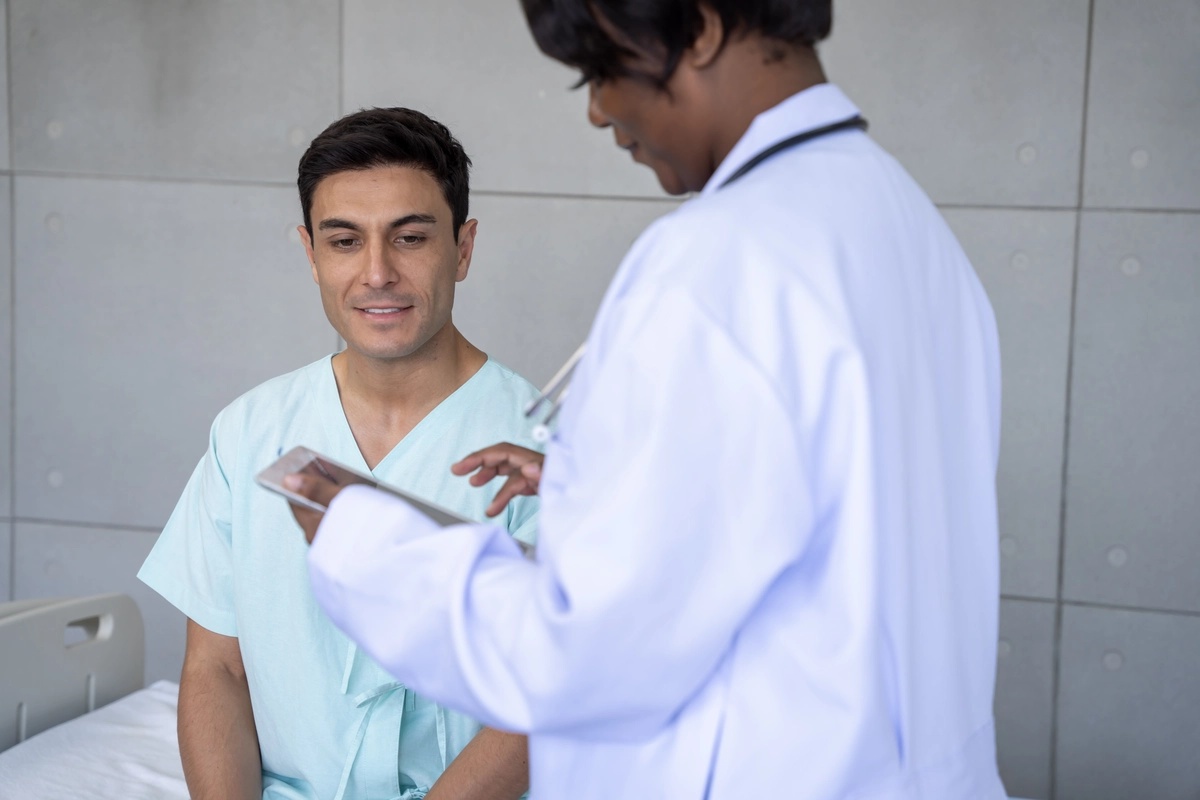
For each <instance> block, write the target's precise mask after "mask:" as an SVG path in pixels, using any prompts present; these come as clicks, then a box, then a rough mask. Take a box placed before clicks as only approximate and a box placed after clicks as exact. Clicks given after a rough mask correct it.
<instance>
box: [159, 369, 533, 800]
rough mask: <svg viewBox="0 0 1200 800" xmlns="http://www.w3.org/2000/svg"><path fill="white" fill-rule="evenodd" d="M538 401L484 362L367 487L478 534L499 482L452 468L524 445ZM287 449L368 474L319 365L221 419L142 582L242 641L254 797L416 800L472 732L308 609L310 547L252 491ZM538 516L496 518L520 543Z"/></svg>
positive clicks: (515, 506)
mask: <svg viewBox="0 0 1200 800" xmlns="http://www.w3.org/2000/svg"><path fill="white" fill-rule="evenodd" d="M535 395H536V390H535V389H534V388H533V387H532V386H531V385H530V384H529V383H528V382H527V381H525V380H524V379H522V378H521V377H520V376H518V375H517V374H515V373H514V372H512V371H511V370H509V369H508V368H506V367H504V366H502V365H500V364H498V363H497V362H495V361H491V360H489V361H488V362H487V363H486V364H485V365H484V366H483V367H482V368H481V369H480V370H479V372H477V373H476V374H475V375H474V376H472V377H471V379H470V380H468V381H467V382H466V383H465V384H463V386H462V387H460V388H459V389H458V390H457V391H456V392H455V393H454V394H452V395H450V396H449V397H448V398H446V399H445V400H444V401H443V402H442V403H441V404H440V405H439V406H438V407H437V408H435V409H434V410H433V411H431V412H430V413H429V415H428V416H426V417H425V419H423V420H422V421H421V422H420V423H419V424H418V425H417V426H416V427H415V428H414V429H413V430H412V432H410V433H409V434H408V435H407V436H406V437H405V438H404V440H403V441H401V442H400V443H399V444H398V445H396V447H395V449H394V450H392V452H391V453H389V454H388V456H387V457H386V458H385V459H384V460H383V461H382V462H380V463H379V465H378V466H377V467H376V468H375V470H374V471H373V472H372V474H374V475H375V476H376V477H377V478H378V479H379V480H380V481H382V482H384V483H388V484H391V485H394V486H397V487H399V488H402V489H405V490H407V491H409V492H412V493H413V494H416V495H418V496H421V497H425V498H427V499H429V500H431V501H433V502H435V503H437V504H439V505H442V506H445V507H446V508H449V509H451V510H454V511H457V512H458V513H460V514H462V515H464V516H467V517H470V518H473V519H478V520H483V519H484V509H485V508H486V507H487V505H488V503H489V502H490V500H491V498H492V497H493V495H495V493H496V491H497V489H498V488H499V485H500V481H499V479H498V480H497V481H495V482H494V483H493V485H489V486H486V487H482V488H475V487H472V486H470V484H469V483H468V482H467V480H466V479H465V478H460V477H456V476H454V475H452V474H451V473H450V469H449V467H450V464H452V463H453V462H454V461H457V460H458V459H460V458H462V457H463V456H465V455H467V454H468V453H471V452H473V451H474V450H477V449H479V448H481V447H485V446H487V445H490V444H495V443H496V442H499V441H510V442H514V443H517V444H521V445H524V446H526V447H535V445H534V444H533V442H532V440H531V439H530V438H529V432H530V426H529V424H528V422H527V420H526V419H525V418H524V417H523V415H522V411H523V409H524V407H525V404H526V403H527V402H528V401H529V400H530V399H531V398H533V397H534V396H535ZM297 445H305V446H307V447H310V448H312V449H313V450H316V451H317V452H320V453H323V454H325V455H327V456H329V457H330V458H332V459H334V460H335V461H340V462H342V463H343V464H346V465H348V466H350V467H353V468H355V469H357V470H359V471H362V472H367V471H368V470H367V465H366V464H365V463H364V461H363V458H362V455H361V453H360V452H359V449H358V445H357V444H356V443H355V441H354V436H353V434H352V433H351V431H350V426H349V424H348V423H347V421H346V416H345V413H344V412H343V410H342V405H341V400H340V398H339V396H338V389H337V384H336V382H335V380H334V377H333V369H332V365H331V361H330V357H329V356H327V357H325V358H323V359H321V360H320V361H318V362H316V363H314V364H310V365H309V366H307V367H304V368H302V369H299V370H297V371H295V372H292V373H290V374H287V375H283V376H281V377H278V378H275V379H274V380H270V381H267V382H266V383H264V384H262V385H261V386H259V387H257V388H255V389H253V390H251V391H250V392H248V393H247V394H245V395H243V396H242V397H240V398H238V399H237V400H235V401H234V402H233V403H232V404H230V405H229V406H228V407H227V408H226V409H225V410H224V411H222V412H221V413H220V414H219V415H218V416H217V419H216V421H215V422H214V423H213V427H212V435H211V439H210V442H209V449H208V452H207V454H205V456H204V458H203V459H202V460H201V461H200V464H199V465H198V466H197V467H196V471H195V472H194V473H193V475H192V477H191V479H190V480H189V481H188V484H187V488H186V489H185V490H184V493H183V496H182V497H181V498H180V500H179V504H178V505H177V506H176V507H175V511H174V513H172V515H171V518H170V520H169V521H168V522H167V526H166V528H164V530H163V532H162V535H161V536H160V537H159V539H158V542H157V544H155V546H154V549H153V550H152V551H151V553H150V556H149V557H148V558H147V559H146V563H145V564H144V565H143V566H142V569H141V571H140V572H139V573H138V577H139V578H141V580H142V581H144V582H145V583H146V584H148V585H149V586H150V587H151V588H153V589H154V590H155V591H157V592H158V593H159V594H161V595H162V596H163V597H165V598H166V599H167V600H169V601H170V602H171V603H172V604H174V605H175V606H177V607H178V608H179V609H180V610H181V611H182V612H183V613H184V614H186V615H187V616H188V617H190V618H191V619H193V620H195V621H196V622H197V623H198V624H200V625H202V626H203V627H205V628H207V629H209V630H211V631H214V632H216V633H219V634H223V635H225V636H236V637H238V639H239V643H240V645H241V650H242V660H243V662H244V663H245V667H246V675H247V678H248V680H249V684H250V694H251V698H252V701H253V706H254V721H255V725H256V726H257V728H258V741H259V745H260V747H261V751H262V761H263V796H264V798H272V799H273V800H274V799H275V798H320V800H335V799H336V798H356V797H362V798H367V797H369V798H373V799H375V798H380V799H386V798H406V799H407V798H419V797H422V796H423V795H424V793H425V791H426V790H427V789H428V788H429V786H430V785H431V784H432V783H433V781H434V780H436V778H437V777H438V775H440V774H441V772H442V770H443V769H444V768H445V765H446V764H448V763H449V762H450V761H452V760H453V759H454V757H455V755H457V754H458V752H459V751H460V750H461V749H462V748H463V747H464V746H465V745H466V744H467V742H469V741H470V740H471V738H472V737H473V736H474V735H475V733H476V732H477V731H478V730H479V725H478V723H476V722H475V721H473V720H471V719H469V718H467V717H464V716H462V715H460V714H457V713H455V712H452V711H448V710H444V709H442V708H441V707H440V706H437V705H435V704H434V703H432V702H431V701H429V700H426V699H425V698H423V697H419V696H417V695H415V694H414V693H413V692H411V691H406V690H405V688H404V687H403V686H402V685H400V684H399V683H397V682H395V681H394V680H393V679H392V678H391V677H390V676H389V675H388V674H387V673H385V672H384V671H383V670H382V669H381V668H380V667H379V666H378V665H377V664H375V663H374V662H373V661H371V660H370V659H369V658H368V657H367V656H366V655H365V654H363V653H360V652H358V651H357V649H356V648H355V647H354V645H352V644H351V643H350V642H349V640H348V639H346V637H345V636H344V635H343V634H342V633H341V632H340V631H338V630H337V629H336V628H335V627H334V626H333V624H332V623H330V622H329V620H328V619H327V618H326V616H325V614H324V612H322V611H321V610H320V608H318V606H317V604H316V602H315V601H314V599H313V596H312V592H311V589H310V587H309V581H308V568H307V564H306V560H305V559H306V554H307V545H306V544H305V541H304V536H303V534H302V533H301V531H300V529H299V527H298V526H297V525H296V523H295V521H294V520H293V519H292V515H291V512H290V511H289V509H288V505H287V502H286V501H285V500H284V499H283V498H281V497H279V496H278V495H276V494H273V493H271V492H268V491H267V490H265V489H263V488H261V487H259V486H258V485H257V484H256V483H255V482H254V476H255V475H256V474H257V473H258V472H259V471H260V470H262V469H263V468H264V467H266V466H267V465H268V464H270V463H271V462H272V461H274V460H275V459H276V457H277V456H279V455H280V454H282V453H284V452H287V451H288V450H290V449H291V448H292V447H295V446H297ZM536 515H537V501H536V499H535V498H519V499H518V500H517V501H515V502H514V503H512V504H510V505H509V507H508V509H507V510H506V511H505V512H504V516H502V517H501V518H500V519H501V520H502V521H503V523H504V525H505V526H506V527H507V528H508V530H509V531H510V532H511V533H512V534H513V535H514V536H516V537H517V538H518V539H521V540H523V541H527V542H531V543H532V541H533V537H534V536H535V532H536ZM395 577H396V580H397V581H403V580H404V575H403V574H402V573H400V574H397V575H396V576H395ZM409 610H410V611H411V612H412V613H418V614H419V613H421V609H420V608H419V607H414V608H411V609H409Z"/></svg>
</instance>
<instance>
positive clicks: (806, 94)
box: [700, 83, 859, 195]
mask: <svg viewBox="0 0 1200 800" xmlns="http://www.w3.org/2000/svg"><path fill="white" fill-rule="evenodd" d="M858 113H859V112H858V107H857V106H855V105H854V103H853V102H851V100H850V98H849V97H847V96H846V94H845V93H844V92H843V91H842V90H841V89H839V88H838V87H836V86H834V85H833V84H832V83H822V84H818V85H816V86H813V87H811V88H809V89H805V90H804V91H802V92H799V93H797V94H794V95H792V96H791V97H789V98H788V99H786V100H784V101H783V102H782V103H780V104H779V105H777V106H775V107H773V108H769V109H767V110H766V111H764V112H762V113H761V114H759V115H758V116H757V117H755V118H754V121H753V122H752V123H750V127H749V128H747V129H746V132H745V133H744V134H742V138H741V139H739V140H738V143H737V144H735V145H734V146H733V149H732V150H730V151H729V155H727V156H725V160H724V161H722V162H721V165H720V166H719V167H717V171H716V172H714V173H713V175H712V177H711V178H709V179H708V183H706V184H704V189H703V190H702V191H701V193H700V194H701V195H707V194H712V193H713V192H715V191H717V189H719V188H720V187H721V185H722V184H724V183H725V179H726V178H728V177H729V176H730V175H732V174H733V173H735V172H737V170H738V169H739V168H740V167H741V166H742V164H745V163H746V162H747V161H749V160H750V159H752V158H754V157H755V156H756V155H758V154H759V153H761V152H762V151H763V150H766V149H767V148H768V147H771V146H772V145H774V144H775V143H777V142H781V141H783V140H784V139H786V138H788V137H789V136H792V135H794V134H797V133H800V132H801V131H806V130H811V129H813V128H819V127H821V126H823V125H828V124H830V123H833V122H837V121H839V120H843V119H847V118H849V117H853V116H854V115H855V114H858Z"/></svg>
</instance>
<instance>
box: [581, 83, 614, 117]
mask: <svg viewBox="0 0 1200 800" xmlns="http://www.w3.org/2000/svg"><path fill="white" fill-rule="evenodd" d="M587 118H588V122H590V123H592V124H593V125H595V126H596V127H597V128H607V127H608V126H609V125H611V124H612V123H610V122H609V121H608V117H606V116H604V114H603V112H601V111H600V103H599V101H598V100H597V99H596V87H595V86H594V85H593V84H590V83H589V84H588V107H587Z"/></svg>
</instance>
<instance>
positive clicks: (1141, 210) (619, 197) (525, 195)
mask: <svg viewBox="0 0 1200 800" xmlns="http://www.w3.org/2000/svg"><path fill="white" fill-rule="evenodd" d="M0 177H10V178H49V179H53V180H85V181H111V182H114V183H117V182H120V183H151V184H175V185H179V186H224V187H230V188H238V187H243V188H258V189H295V183H294V182H291V181H285V180H278V181H246V180H239V179H237V178H202V177H195V176H184V177H171V176H163V175H125V174H119V173H112V174H102V173H92V172H59V171H54V170H37V169H23V168H10V169H0ZM471 196H472V197H495V198H506V197H511V198H518V199H525V200H584V201H609V202H622V203H625V202H634V203H661V204H663V205H678V204H680V203H683V202H686V201H687V199H688V198H679V197H670V196H664V197H654V196H651V195H623V194H584V193H578V192H534V191H520V190H508V189H474V190H472V192H471ZM934 205H935V206H936V207H937V208H938V209H940V210H942V211H1000V212H1003V211H1012V212H1032V213H1041V212H1050V213H1079V212H1082V213H1095V214H1143V215H1149V216H1173V215H1182V216H1189V215H1198V214H1200V206H1197V207H1195V208H1190V207H1179V208H1158V207H1151V206H1145V207H1141V206H1078V205H1075V206H1050V205H1025V204H1021V203H1005V204H1001V203H996V204H987V203H943V202H934Z"/></svg>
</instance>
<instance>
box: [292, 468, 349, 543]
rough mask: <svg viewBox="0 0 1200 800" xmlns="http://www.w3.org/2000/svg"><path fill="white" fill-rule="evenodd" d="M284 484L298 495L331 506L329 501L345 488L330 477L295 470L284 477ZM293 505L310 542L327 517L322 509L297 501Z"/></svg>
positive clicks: (293, 511) (295, 514)
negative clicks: (300, 503) (300, 504)
mask: <svg viewBox="0 0 1200 800" xmlns="http://www.w3.org/2000/svg"><path fill="white" fill-rule="evenodd" d="M283 485H284V486H286V487H287V488H288V489H290V490H291V491H293V492H295V493H296V494H298V495H303V496H304V497H307V498H308V499H309V500H313V501H315V502H317V503H320V504H321V505H323V506H325V507H326V508H329V503H330V502H331V501H332V500H333V498H334V497H336V496H337V493H338V492H340V491H341V490H342V489H344V488H345V487H344V486H338V485H337V484H336V483H334V482H333V481H331V480H329V479H328V478H323V477H321V476H320V475H310V474H308V473H306V472H295V473H292V474H291V475H288V476H286V477H285V478H284V479H283ZM290 505H291V507H292V516H294V517H295V518H296V522H298V523H300V527H301V528H303V529H304V538H305V539H308V543H309V544H312V541H313V539H314V538H316V536H317V526H318V525H320V524H321V520H322V519H323V518H324V517H325V515H324V514H323V513H321V512H320V511H313V510H312V509H311V508H305V507H304V506H298V505H296V504H295V503H291V504H290Z"/></svg>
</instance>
